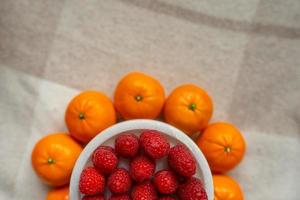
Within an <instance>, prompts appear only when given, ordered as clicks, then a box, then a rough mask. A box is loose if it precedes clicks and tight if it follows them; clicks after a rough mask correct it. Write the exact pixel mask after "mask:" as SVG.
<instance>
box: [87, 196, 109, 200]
mask: <svg viewBox="0 0 300 200" xmlns="http://www.w3.org/2000/svg"><path fill="white" fill-rule="evenodd" d="M82 200H104V197H103V196H102V195H95V196H84V197H83V198H82Z"/></svg>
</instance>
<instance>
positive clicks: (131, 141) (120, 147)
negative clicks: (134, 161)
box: [115, 134, 140, 158]
mask: <svg viewBox="0 0 300 200" xmlns="http://www.w3.org/2000/svg"><path fill="white" fill-rule="evenodd" d="M139 147H140V144H139V140H138V137H137V136H135V135H134V134H122V135H120V136H118V137H117V139H116V141H115V148H116V153H117V154H118V155H120V156H122V157H125V158H132V157H135V156H136V154H137V153H138V151H139Z"/></svg>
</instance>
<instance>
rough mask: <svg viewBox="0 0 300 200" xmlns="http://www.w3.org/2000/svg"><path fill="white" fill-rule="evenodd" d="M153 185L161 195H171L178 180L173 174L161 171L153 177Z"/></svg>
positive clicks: (175, 188) (176, 186) (168, 171)
mask: <svg viewBox="0 0 300 200" xmlns="http://www.w3.org/2000/svg"><path fill="white" fill-rule="evenodd" d="M153 182H154V185H155V186H156V189H157V190H158V192H160V193H161V194H172V193H174V192H175V191H176V190H177V188H178V180H177V177H176V175H175V173H174V172H172V171H170V170H161V171H159V172H157V173H156V174H155V176H154V180H153Z"/></svg>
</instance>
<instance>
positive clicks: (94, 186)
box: [79, 167, 105, 195]
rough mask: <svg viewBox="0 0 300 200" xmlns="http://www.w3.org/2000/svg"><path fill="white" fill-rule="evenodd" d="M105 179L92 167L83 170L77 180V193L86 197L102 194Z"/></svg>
mask: <svg viewBox="0 0 300 200" xmlns="http://www.w3.org/2000/svg"><path fill="white" fill-rule="evenodd" d="M104 187H105V178H104V176H102V175H101V174H100V173H99V172H98V171H97V170H96V169H95V168H94V167H87V168H85V169H84V170H83V171H82V173H81V175H80V180H79V191H80V192H81V193H83V194H87V195H95V194H98V193H103V191H104Z"/></svg>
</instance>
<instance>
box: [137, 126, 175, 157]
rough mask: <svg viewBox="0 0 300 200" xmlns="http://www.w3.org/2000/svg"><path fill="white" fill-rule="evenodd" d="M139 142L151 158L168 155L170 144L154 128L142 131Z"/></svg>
mask: <svg viewBox="0 0 300 200" xmlns="http://www.w3.org/2000/svg"><path fill="white" fill-rule="evenodd" d="M140 144H141V146H142V147H143V148H144V150H145V153H146V154H147V155H148V156H149V157H151V158H153V159H160V158H162V157H164V156H166V155H168V153H169V150H170V144H169V142H168V140H167V139H166V137H165V136H164V135H162V134H161V133H159V132H158V131H154V130H148V131H144V132H143V133H142V134H141V136H140Z"/></svg>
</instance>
